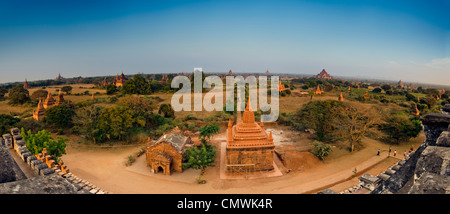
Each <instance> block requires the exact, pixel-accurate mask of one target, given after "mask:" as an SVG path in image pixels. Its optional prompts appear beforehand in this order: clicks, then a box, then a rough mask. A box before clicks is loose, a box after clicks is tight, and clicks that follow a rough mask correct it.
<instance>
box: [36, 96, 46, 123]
mask: <svg viewBox="0 0 450 214" xmlns="http://www.w3.org/2000/svg"><path fill="white" fill-rule="evenodd" d="M44 112H45V108H44V105H43V104H42V100H41V99H39V104H38V107H37V109H36V110H34V111H33V119H35V120H42V118H44V116H45V115H44Z"/></svg>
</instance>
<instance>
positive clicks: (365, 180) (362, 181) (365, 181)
mask: <svg viewBox="0 0 450 214" xmlns="http://www.w3.org/2000/svg"><path fill="white" fill-rule="evenodd" d="M381 181H382V180H381V179H380V178H378V177H375V176H373V175H369V174H364V175H363V176H361V177H359V185H360V186H362V187H364V188H367V189H369V190H374V189H375V188H376V187H378V186H379V185H380V183H381Z"/></svg>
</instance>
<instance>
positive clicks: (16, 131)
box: [11, 128, 20, 135]
mask: <svg viewBox="0 0 450 214" xmlns="http://www.w3.org/2000/svg"><path fill="white" fill-rule="evenodd" d="M11 135H20V129H18V128H12V129H11Z"/></svg>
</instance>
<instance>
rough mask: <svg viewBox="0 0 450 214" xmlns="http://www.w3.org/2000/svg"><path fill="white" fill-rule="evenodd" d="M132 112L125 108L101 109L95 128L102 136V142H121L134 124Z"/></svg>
mask: <svg viewBox="0 0 450 214" xmlns="http://www.w3.org/2000/svg"><path fill="white" fill-rule="evenodd" d="M135 121H136V120H135V118H134V112H133V111H132V110H131V109H130V108H128V107H125V106H116V107H112V108H104V109H102V111H101V113H100V115H99V117H98V122H97V125H96V128H97V129H99V130H101V132H102V133H104V135H103V136H102V140H104V139H105V137H106V138H107V139H117V140H123V139H124V137H125V136H126V135H127V134H128V133H129V130H130V129H131V128H132V127H133V125H134V123H135Z"/></svg>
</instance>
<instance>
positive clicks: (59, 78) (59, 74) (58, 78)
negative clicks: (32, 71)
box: [55, 73, 63, 81]
mask: <svg viewBox="0 0 450 214" xmlns="http://www.w3.org/2000/svg"><path fill="white" fill-rule="evenodd" d="M55 80H59V81H60V80H63V78H62V77H61V73H58V76H57V77H56V78H55Z"/></svg>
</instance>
